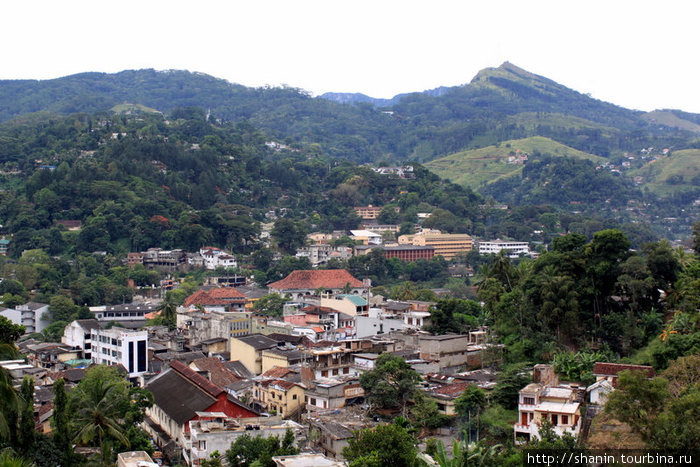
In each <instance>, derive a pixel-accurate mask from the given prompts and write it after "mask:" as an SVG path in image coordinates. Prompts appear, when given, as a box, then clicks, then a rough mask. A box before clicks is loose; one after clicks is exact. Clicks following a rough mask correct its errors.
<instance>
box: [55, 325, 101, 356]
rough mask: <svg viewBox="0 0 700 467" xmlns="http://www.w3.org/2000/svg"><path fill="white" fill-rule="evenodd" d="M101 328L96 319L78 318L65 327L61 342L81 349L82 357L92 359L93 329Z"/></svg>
mask: <svg viewBox="0 0 700 467" xmlns="http://www.w3.org/2000/svg"><path fill="white" fill-rule="evenodd" d="M93 329H95V330H97V329H100V323H99V322H98V321H97V320H96V319H78V320H75V321H71V322H70V323H68V325H67V326H66V327H65V328H64V329H63V336H61V342H62V343H63V344H66V345H68V346H70V347H71V348H73V349H78V350H79V351H80V357H81V358H84V359H88V360H91V359H92V331H93Z"/></svg>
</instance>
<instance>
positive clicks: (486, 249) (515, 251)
mask: <svg viewBox="0 0 700 467" xmlns="http://www.w3.org/2000/svg"><path fill="white" fill-rule="evenodd" d="M504 250H505V252H506V255H507V256H508V257H509V258H517V257H519V256H520V255H529V254H530V246H529V244H528V243H527V242H512V241H508V240H501V239H496V240H492V241H490V242H479V254H480V255H489V254H499V253H500V252H501V251H504Z"/></svg>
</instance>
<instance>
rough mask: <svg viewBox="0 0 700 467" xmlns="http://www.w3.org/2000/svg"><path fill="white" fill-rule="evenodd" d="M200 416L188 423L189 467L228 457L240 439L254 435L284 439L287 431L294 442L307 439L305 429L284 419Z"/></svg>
mask: <svg viewBox="0 0 700 467" xmlns="http://www.w3.org/2000/svg"><path fill="white" fill-rule="evenodd" d="M198 415H199V416H198V418H197V419H196V420H191V421H190V422H189V432H190V438H189V443H188V446H186V449H185V450H184V452H183V454H184V457H185V459H187V460H188V462H189V464H190V465H200V464H201V463H202V461H203V460H205V459H210V456H211V454H212V453H213V452H215V451H218V452H219V453H220V454H223V453H225V452H226V451H227V450H228V449H230V448H231V444H232V443H234V442H235V441H236V440H237V439H238V438H240V437H241V436H243V435H246V434H247V435H250V434H251V433H252V432H254V433H255V436H262V437H263V438H269V437H271V436H277V437H279V438H280V439H282V438H284V435H285V433H286V432H287V430H292V432H293V433H294V437H295V439H299V438H303V437H305V430H304V427H303V426H302V425H299V424H298V423H296V422H293V421H292V420H282V417H251V418H233V417H227V416H226V414H224V413H221V412H199V413H198Z"/></svg>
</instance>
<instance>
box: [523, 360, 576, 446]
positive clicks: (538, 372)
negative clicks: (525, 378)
mask: <svg viewBox="0 0 700 467" xmlns="http://www.w3.org/2000/svg"><path fill="white" fill-rule="evenodd" d="M533 379H534V382H533V383H531V384H528V385H527V386H525V387H524V388H523V389H521V390H520V395H519V400H518V421H517V422H516V423H515V426H514V437H515V443H516V444H524V443H527V442H529V441H531V440H537V439H540V433H539V430H540V427H541V426H542V422H543V421H545V420H547V421H549V422H550V423H551V426H552V430H553V431H554V433H556V434H557V435H558V436H562V435H564V434H565V433H568V434H570V435H572V436H577V435H578V434H579V431H580V430H581V420H582V417H581V415H582V414H581V403H582V401H583V391H582V390H580V389H578V388H577V387H571V386H565V385H560V384H559V379H558V378H557V376H556V373H554V367H553V366H552V365H535V370H534V374H533Z"/></svg>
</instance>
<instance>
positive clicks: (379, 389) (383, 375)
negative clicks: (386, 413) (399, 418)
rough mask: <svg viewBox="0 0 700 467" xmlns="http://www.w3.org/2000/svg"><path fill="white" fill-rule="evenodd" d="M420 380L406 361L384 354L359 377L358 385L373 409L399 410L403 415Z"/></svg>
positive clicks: (418, 375)
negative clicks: (372, 367) (372, 366)
mask: <svg viewBox="0 0 700 467" xmlns="http://www.w3.org/2000/svg"><path fill="white" fill-rule="evenodd" d="M421 379H422V378H421V376H420V374H418V372H416V371H415V370H414V369H413V368H411V367H410V365H409V364H408V363H406V360H404V359H403V358H401V357H398V356H396V355H392V354H389V353H384V354H381V355H380V356H379V358H377V360H376V362H375V365H374V369H373V370H370V371H368V372H365V373H363V374H362V376H360V385H361V386H362V388H363V389H364V390H365V393H366V394H367V395H368V397H367V399H368V400H369V402H370V403H371V404H372V405H373V406H374V407H377V408H385V409H386V408H395V409H400V410H401V411H402V413H404V414H405V413H406V403H407V402H408V401H409V400H411V399H412V398H413V396H414V394H415V393H416V391H417V384H418V382H419V381H421Z"/></svg>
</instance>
